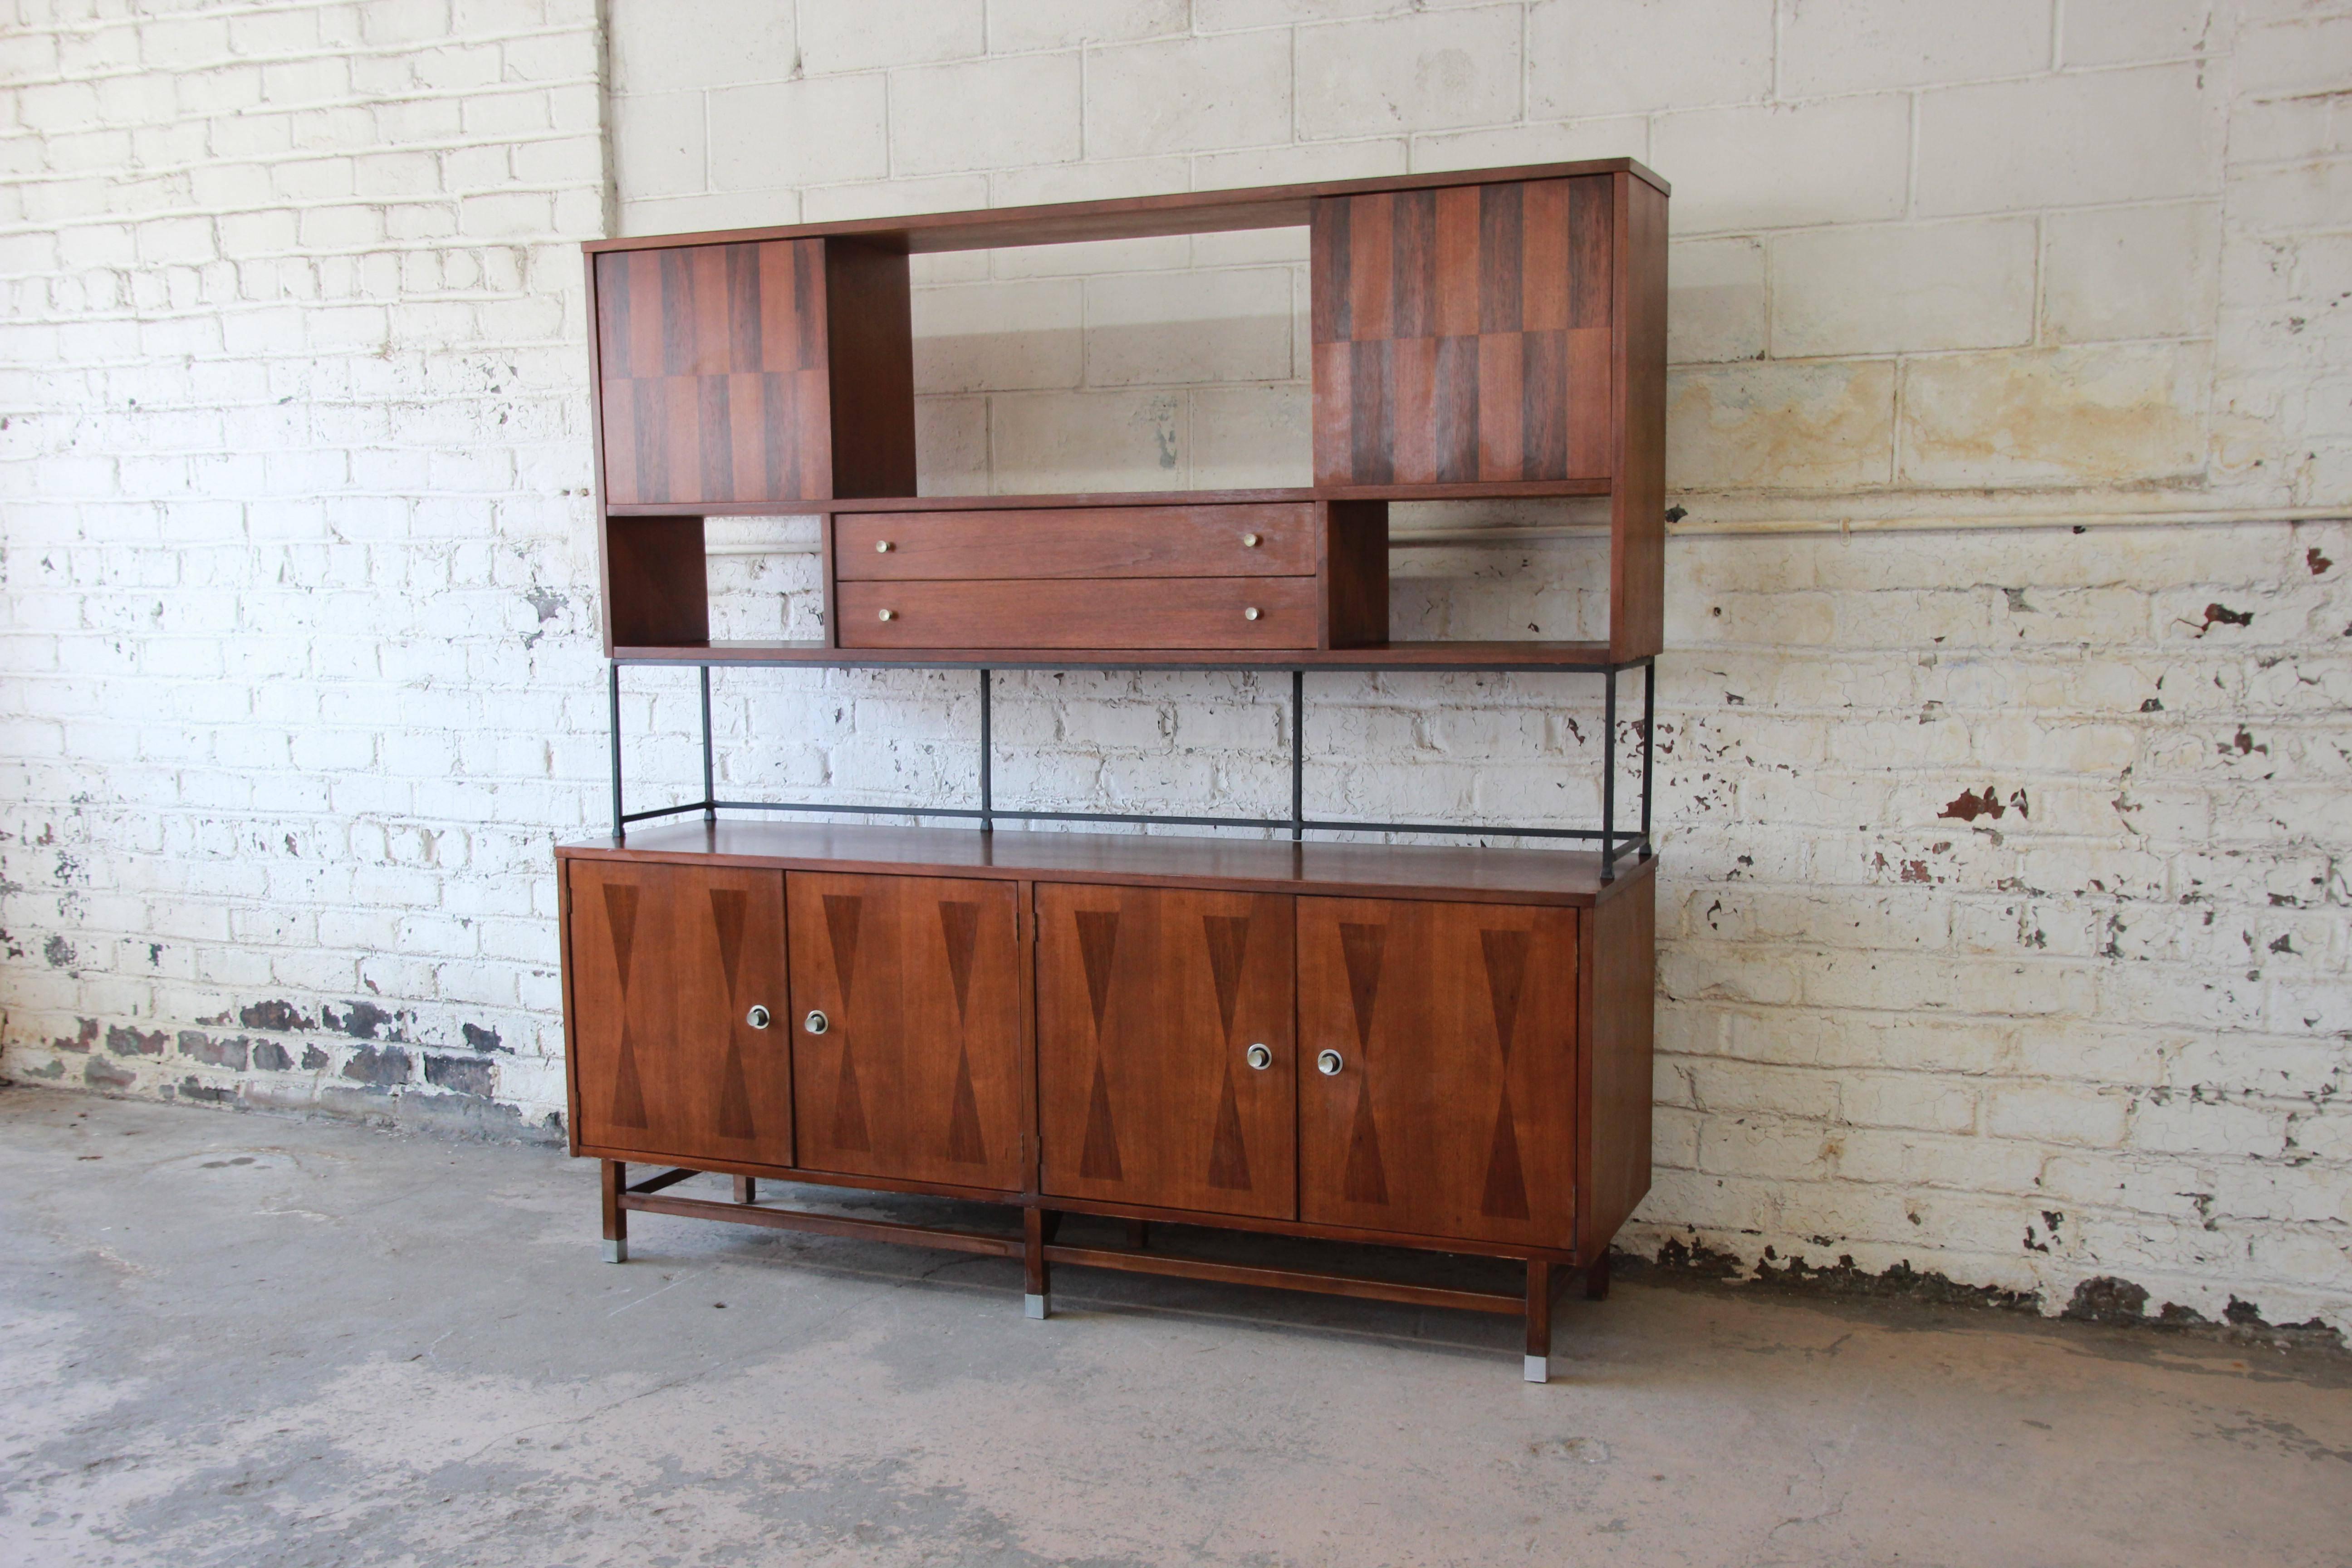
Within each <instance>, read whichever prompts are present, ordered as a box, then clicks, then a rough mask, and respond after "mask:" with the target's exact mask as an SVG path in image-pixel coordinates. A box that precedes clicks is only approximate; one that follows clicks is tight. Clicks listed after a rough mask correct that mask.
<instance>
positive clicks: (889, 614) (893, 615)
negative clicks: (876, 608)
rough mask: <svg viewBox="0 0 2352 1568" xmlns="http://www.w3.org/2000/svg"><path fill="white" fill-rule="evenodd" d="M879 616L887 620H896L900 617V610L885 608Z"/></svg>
mask: <svg viewBox="0 0 2352 1568" xmlns="http://www.w3.org/2000/svg"><path fill="white" fill-rule="evenodd" d="M879 618H880V619H882V620H886V621H895V620H897V619H898V611H896V610H885V611H883V612H882V614H881V616H880V617H879Z"/></svg>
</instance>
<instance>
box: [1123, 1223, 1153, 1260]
mask: <svg viewBox="0 0 2352 1568" xmlns="http://www.w3.org/2000/svg"><path fill="white" fill-rule="evenodd" d="M1127 1244H1128V1246H1129V1247H1134V1248H1135V1249H1136V1250H1137V1251H1139V1252H1140V1251H1141V1250H1142V1249H1143V1248H1145V1247H1150V1245H1151V1222H1150V1220H1148V1219H1131V1220H1129V1221H1128V1222H1127Z"/></svg>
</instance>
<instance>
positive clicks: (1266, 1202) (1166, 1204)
mask: <svg viewBox="0 0 2352 1568" xmlns="http://www.w3.org/2000/svg"><path fill="white" fill-rule="evenodd" d="M1291 905H1292V900H1290V899H1288V898H1286V897H1283V896H1280V895H1276V894H1250V893H1211V892H1200V893H1194V892H1177V891H1171V890H1163V889H1149V888H1095V887H1076V886H1067V885H1056V884H1044V883H1041V884H1039V886H1038V888H1037V1100H1038V1125H1039V1131H1040V1135H1041V1137H1042V1138H1043V1140H1044V1173H1043V1177H1042V1185H1043V1186H1044V1188H1045V1191H1046V1192H1048V1193H1053V1194H1058V1195H1061V1196H1065V1197H1083V1198H1098V1199H1103V1200H1106V1201H1108V1202H1113V1203H1129V1204H1139V1205H1151V1206H1157V1207H1162V1208H1178V1209H1195V1210H1199V1211H1202V1212H1204V1213H1211V1214H1238V1215H1264V1216H1266V1217H1270V1218H1276V1219H1288V1218H1290V1217H1292V1216H1293V1215H1295V1214H1296V1213H1297V1160H1296V1151H1297V1141H1296V1139H1297V1130H1296V1126H1295V1123H1294V1121H1293V1114H1294V1112H1293V1108H1294V1100H1293V1093H1294V1089H1295V1086H1296V1076H1295V1069H1296V1062H1295V1059H1294V1055H1293V1052H1292V1048H1291V1046H1292V1038H1293V1019H1292V1012H1291V979H1292V969H1291V952H1292V942H1291V937H1292V931H1291Z"/></svg>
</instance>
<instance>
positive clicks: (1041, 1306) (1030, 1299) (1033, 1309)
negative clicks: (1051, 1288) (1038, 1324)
mask: <svg viewBox="0 0 2352 1568" xmlns="http://www.w3.org/2000/svg"><path fill="white" fill-rule="evenodd" d="M1021 1315H1022V1316H1023V1317H1024V1318H1036V1319H1038V1320H1040V1321H1043V1320H1044V1318H1045V1297H1043V1296H1023V1297H1022V1298H1021Z"/></svg>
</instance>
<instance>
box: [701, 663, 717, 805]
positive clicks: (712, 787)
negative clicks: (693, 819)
mask: <svg viewBox="0 0 2352 1568" xmlns="http://www.w3.org/2000/svg"><path fill="white" fill-rule="evenodd" d="M718 801H719V788H718V786H717V785H716V784H713V783H711V769H710V667H709V665H707V664H706V665H704V666H703V667H702V820H703V821H705V822H716V821H718V820H719V805H718Z"/></svg>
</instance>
